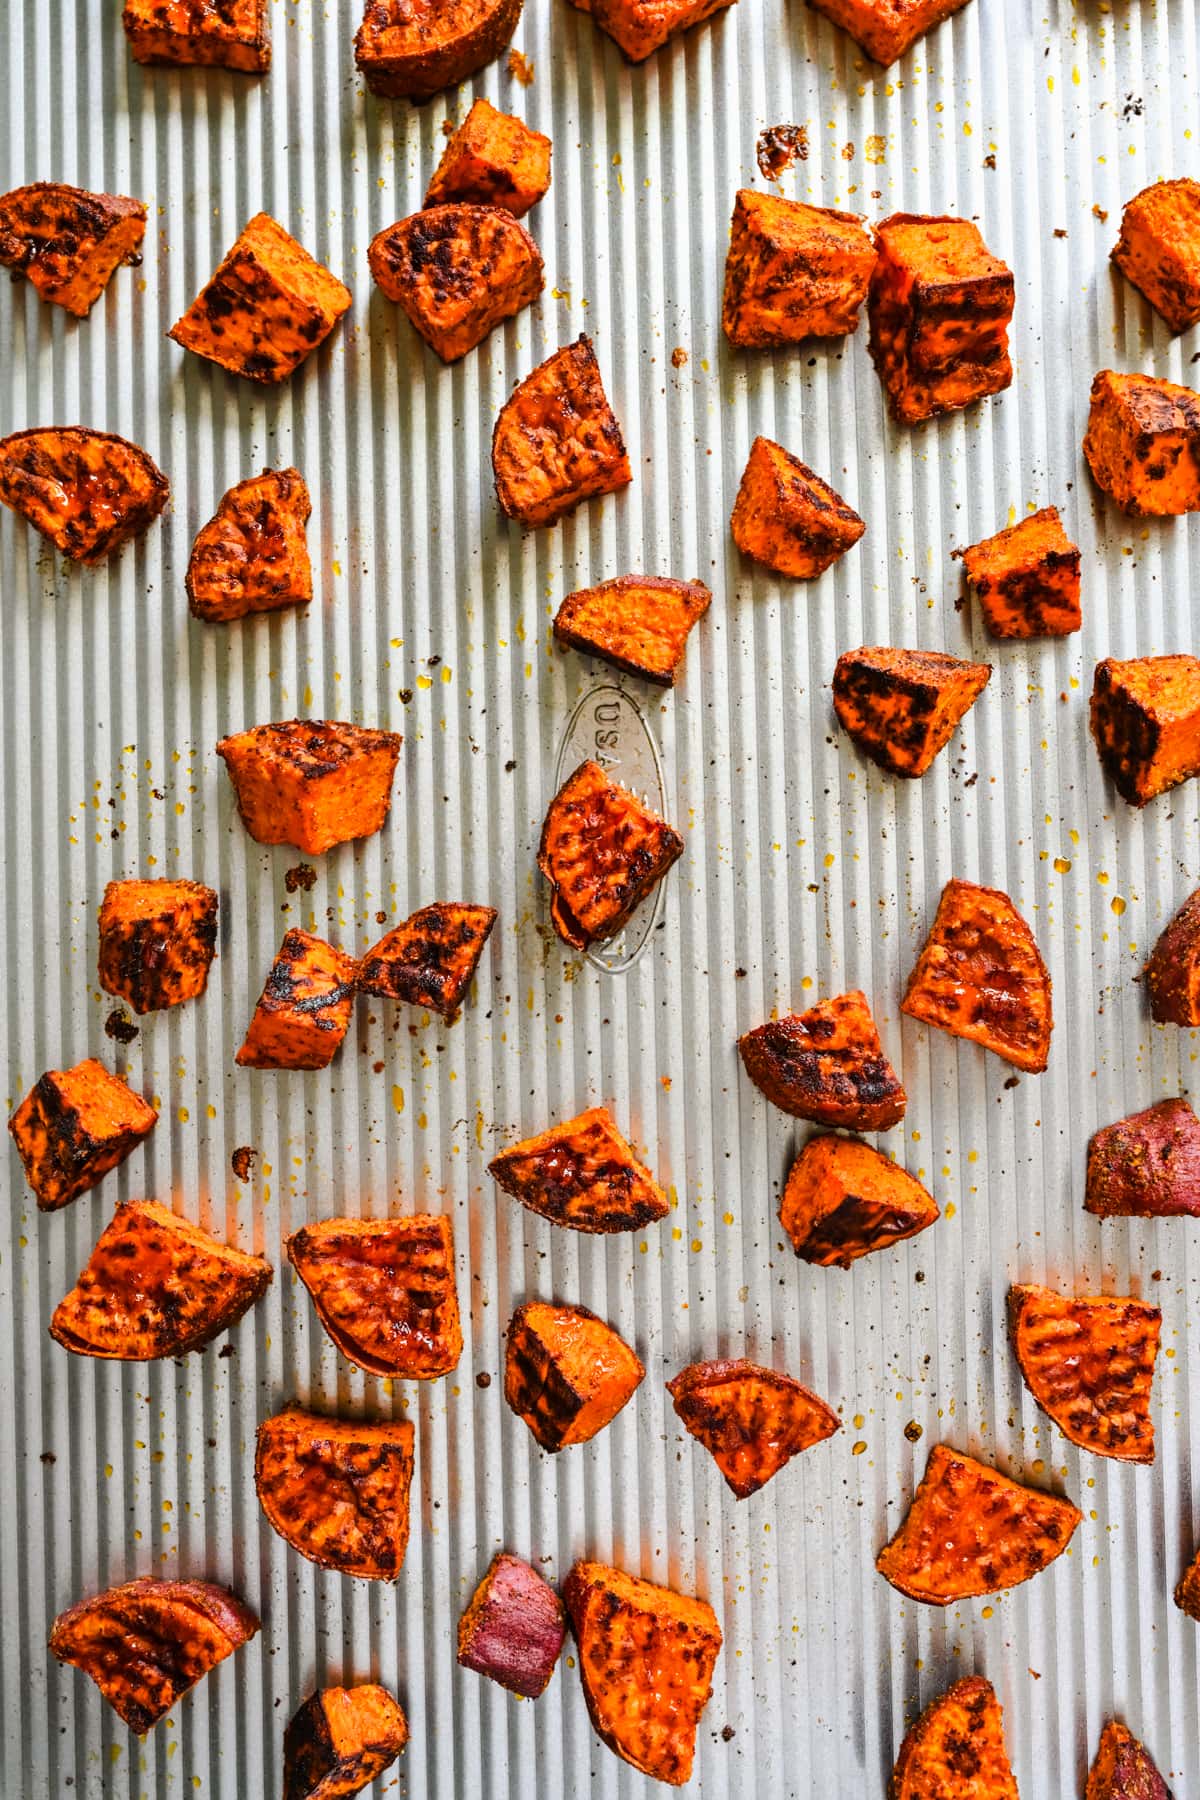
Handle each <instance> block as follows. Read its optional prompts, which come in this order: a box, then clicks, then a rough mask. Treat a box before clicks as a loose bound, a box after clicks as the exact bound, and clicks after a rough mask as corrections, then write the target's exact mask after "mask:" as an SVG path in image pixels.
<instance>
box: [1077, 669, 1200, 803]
mask: <svg viewBox="0 0 1200 1800" xmlns="http://www.w3.org/2000/svg"><path fill="white" fill-rule="evenodd" d="M1091 727H1092V737H1093V738H1094V739H1095V742H1096V749H1097V751H1098V753H1099V756H1100V761H1101V762H1102V763H1103V765H1104V768H1105V771H1106V773H1107V774H1108V776H1109V778H1110V779H1111V781H1112V784H1113V786H1114V787H1115V788H1116V790H1117V792H1118V793H1119V794H1120V795H1121V798H1122V799H1123V800H1128V802H1129V804H1130V805H1131V806H1145V804H1146V802H1147V801H1148V800H1154V799H1156V798H1157V796H1158V795H1159V794H1165V793H1166V792H1167V790H1168V789H1169V788H1173V787H1178V786H1179V783H1180V782H1181V781H1189V780H1191V778H1192V776H1194V775H1200V658H1197V657H1195V656H1137V657H1133V658H1131V659H1130V660H1129V661H1127V662H1118V661H1117V659H1116V658H1115V657H1112V656H1106V657H1105V658H1104V660H1103V662H1098V663H1097V664H1096V672H1095V675H1094V677H1093V681H1092V706H1091Z"/></svg>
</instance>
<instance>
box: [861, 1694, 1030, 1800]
mask: <svg viewBox="0 0 1200 1800" xmlns="http://www.w3.org/2000/svg"><path fill="white" fill-rule="evenodd" d="M887 1800H1018V1794H1017V1784H1016V1781H1015V1780H1014V1779H1013V1772H1012V1765H1011V1764H1010V1762H1009V1760H1008V1751H1007V1749H1006V1747H1005V1743H1004V1716H1003V1714H1002V1713H1001V1710H1000V1702H999V1701H998V1700H997V1698H996V1695H995V1690H994V1689H993V1687H992V1684H991V1682H990V1681H985V1680H984V1678H983V1676H982V1675H968V1676H967V1677H966V1678H965V1679H964V1680H962V1681H956V1682H955V1683H954V1685H953V1687H951V1688H948V1689H947V1690H946V1692H945V1693H944V1694H939V1695H938V1697H937V1699H936V1700H934V1701H931V1703H930V1704H929V1705H928V1706H927V1707H926V1708H925V1711H924V1712H923V1713H922V1714H921V1716H920V1718H919V1719H918V1720H917V1721H916V1722H915V1724H912V1725H910V1726H909V1728H908V1730H907V1731H906V1732H905V1734H904V1742H903V1743H902V1744H901V1746H900V1754H899V1756H898V1757H897V1758H896V1766H895V1768H894V1769H893V1770H892V1778H891V1780H890V1781H889V1783H888V1794H887Z"/></svg>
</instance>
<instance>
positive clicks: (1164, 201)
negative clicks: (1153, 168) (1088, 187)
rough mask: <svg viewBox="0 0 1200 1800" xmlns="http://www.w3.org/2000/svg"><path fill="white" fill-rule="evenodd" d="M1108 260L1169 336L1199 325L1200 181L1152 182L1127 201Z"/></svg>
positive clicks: (1188, 179)
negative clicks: (1143, 298)
mask: <svg viewBox="0 0 1200 1800" xmlns="http://www.w3.org/2000/svg"><path fill="white" fill-rule="evenodd" d="M1112 259H1113V261H1114V262H1115V263H1116V265H1117V267H1118V268H1119V269H1120V270H1121V271H1122V272H1123V273H1124V274H1125V275H1127V276H1128V278H1129V280H1130V281H1132V283H1133V285H1134V287H1137V288H1141V290H1142V292H1143V294H1145V296H1146V298H1147V300H1148V301H1149V302H1150V304H1151V306H1152V307H1153V308H1154V310H1155V312H1157V313H1159V314H1161V316H1162V317H1163V318H1164V319H1165V320H1166V321H1167V324H1168V325H1169V326H1170V328H1171V330H1172V331H1173V332H1176V333H1178V332H1180V331H1186V330H1187V329H1188V326H1189V325H1195V324H1196V323H1197V321H1200V181H1193V180H1191V178H1190V177H1187V176H1185V177H1184V178H1183V179H1181V180H1179V181H1156V182H1155V183H1154V184H1153V186H1152V187H1148V188H1143V189H1142V191H1141V193H1140V194H1135V195H1134V197H1133V199H1132V200H1127V201H1126V202H1125V210H1124V212H1123V213H1122V214H1121V235H1120V237H1119V238H1118V239H1117V242H1116V246H1115V248H1114V250H1113V253H1112Z"/></svg>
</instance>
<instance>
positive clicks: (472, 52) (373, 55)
mask: <svg viewBox="0 0 1200 1800" xmlns="http://www.w3.org/2000/svg"><path fill="white" fill-rule="evenodd" d="M521 4H522V0H367V4H366V10H365V12H364V13H363V22H362V24H361V25H360V26H359V28H358V32H357V35H356V36H355V39H354V60H355V62H356V63H357V65H358V68H359V72H360V73H361V74H362V75H363V76H364V77H365V79H366V83H367V86H368V87H369V88H370V90H371V92H372V93H373V94H382V95H383V96H384V97H385V98H395V97H396V96H397V95H404V96H406V97H407V98H408V99H409V100H429V99H431V98H432V97H433V95H434V94H440V93H441V91H442V89H443V88H448V87H454V86H455V84H456V83H457V82H460V81H464V80H465V79H466V77H467V76H468V75H474V73H475V71H476V70H477V69H482V68H483V67H484V65H485V64H486V63H490V62H493V61H494V60H495V58H496V57H497V56H499V54H500V52H501V51H502V50H503V48H504V46H505V45H506V44H507V43H508V41H509V39H510V38H511V37H512V34H513V32H514V31H515V30H516V29H517V20H518V19H519V18H520V17H521Z"/></svg>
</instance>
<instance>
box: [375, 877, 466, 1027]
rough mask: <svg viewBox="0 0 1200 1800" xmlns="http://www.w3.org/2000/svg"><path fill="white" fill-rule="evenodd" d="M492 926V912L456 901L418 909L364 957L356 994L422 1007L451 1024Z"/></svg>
mask: <svg viewBox="0 0 1200 1800" xmlns="http://www.w3.org/2000/svg"><path fill="white" fill-rule="evenodd" d="M495 923H496V909H495V907H494V906H469V905H467V904H466V903H465V902H464V901H461V900H439V901H437V902H435V904H434V905H433V906H423V907H422V908H421V910H420V911H419V912H415V913H413V915H412V917H411V918H410V919H405V921H404V923H403V925H397V927H396V929H395V931H389V932H388V934H387V936H386V937H383V938H380V940H379V942H378V943H377V944H376V945H375V947H374V949H372V950H368V951H367V954H366V955H365V956H364V957H363V959H362V963H361V964H360V966H359V971H358V986H359V991H360V992H361V993H364V994H378V995H380V996H381V997H382V998H383V999H385V1000H406V1001H407V1002H408V1004H409V1005H410V1006H427V1007H428V1008H429V1010H430V1012H436V1013H441V1015H442V1017H443V1018H446V1019H451V1018H453V1017H454V1015H455V1014H456V1013H457V1011H458V1009H459V1007H460V1005H461V1004H462V998H463V995H464V994H465V993H466V991H467V989H468V988H469V987H470V985H471V983H472V981H473V980H474V979H475V971H476V969H477V968H478V967H479V959H480V957H481V956H482V955H483V946H484V945H485V944H486V943H487V941H488V937H489V935H490V933H491V929H492V926H493V925H494V924H495Z"/></svg>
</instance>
